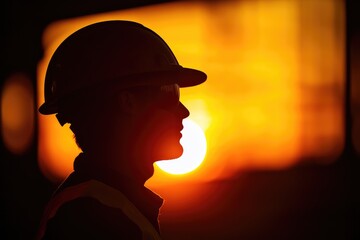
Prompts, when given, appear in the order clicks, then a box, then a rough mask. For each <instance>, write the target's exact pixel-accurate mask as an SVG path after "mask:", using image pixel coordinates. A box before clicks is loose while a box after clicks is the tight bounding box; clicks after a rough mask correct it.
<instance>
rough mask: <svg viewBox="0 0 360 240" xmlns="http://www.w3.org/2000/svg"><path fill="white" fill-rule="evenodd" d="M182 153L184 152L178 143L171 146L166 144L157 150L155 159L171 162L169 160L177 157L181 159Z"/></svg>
mask: <svg viewBox="0 0 360 240" xmlns="http://www.w3.org/2000/svg"><path fill="white" fill-rule="evenodd" d="M183 152H184V149H183V147H182V146H181V144H180V143H177V144H171V145H170V144H166V146H164V147H162V148H161V150H159V152H158V153H159V154H158V157H157V159H158V160H171V159H175V158H179V157H181V155H182V154H183Z"/></svg>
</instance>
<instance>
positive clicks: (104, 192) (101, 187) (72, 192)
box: [36, 180, 161, 240]
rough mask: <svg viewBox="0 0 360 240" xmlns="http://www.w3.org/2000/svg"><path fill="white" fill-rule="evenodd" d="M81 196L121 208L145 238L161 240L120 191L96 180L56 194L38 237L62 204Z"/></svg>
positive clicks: (47, 209) (145, 239)
mask: <svg viewBox="0 0 360 240" xmlns="http://www.w3.org/2000/svg"><path fill="white" fill-rule="evenodd" d="M80 197H91V198H94V199H97V200H98V201H100V202H101V203H102V204H104V205H106V206H108V207H113V208H118V209H120V210H121V211H122V212H123V213H124V214H125V215H126V216H128V217H129V219H130V220H131V221H133V222H134V223H135V224H136V225H138V227H139V228H140V229H141V231H142V233H143V240H161V238H160V236H159V234H158V232H157V231H156V230H155V229H154V227H153V226H152V224H151V223H150V222H149V221H148V220H147V219H146V218H145V217H144V215H142V214H141V212H140V211H139V210H138V209H137V208H136V207H135V206H134V204H132V203H131V202H130V201H129V200H128V199H127V198H126V197H125V196H124V195H123V194H122V193H121V192H120V191H118V190H116V189H115V188H113V187H110V186H109V185H106V184H104V183H102V182H99V181H96V180H90V181H87V182H83V183H80V184H78V185H75V186H71V187H68V188H66V189H65V190H63V191H62V192H60V193H58V194H57V195H55V197H54V198H52V199H51V200H50V202H49V204H48V205H47V207H46V209H45V212H44V216H43V218H42V220H41V223H40V228H39V232H38V235H37V237H36V239H38V240H40V239H41V238H42V237H43V236H44V234H45V230H46V224H47V222H48V220H49V219H51V218H52V217H54V216H55V214H56V212H57V210H58V209H59V208H60V207H61V205H63V204H64V203H66V202H69V201H71V200H74V199H76V198H80Z"/></svg>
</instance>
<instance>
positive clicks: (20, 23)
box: [0, 0, 360, 239]
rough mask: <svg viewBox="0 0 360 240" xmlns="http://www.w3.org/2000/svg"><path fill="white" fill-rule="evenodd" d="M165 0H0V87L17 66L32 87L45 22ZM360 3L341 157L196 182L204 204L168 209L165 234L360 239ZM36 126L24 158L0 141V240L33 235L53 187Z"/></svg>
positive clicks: (349, 7) (351, 21)
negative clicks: (358, 89)
mask: <svg viewBox="0 0 360 240" xmlns="http://www.w3.org/2000/svg"><path fill="white" fill-rule="evenodd" d="M163 2H170V1H154V0H148V1H146V0H142V1H140V0H123V1H119V0H118V1H116V0H101V1H100V0H99V1H95V0H76V1H74V0H72V1H70V0H65V1H64V0H63V1H60V0H55V1H45V0H38V1H26V0H14V1H3V2H2V7H1V18H2V21H1V38H0V39H1V42H0V44H1V45H0V47H1V55H0V56H1V72H0V74H1V75H0V81H1V83H0V85H1V87H3V84H4V81H5V79H7V78H8V77H9V76H10V75H12V74H14V73H18V72H20V73H25V74H26V75H28V76H29V77H30V78H31V79H32V83H33V87H34V89H35V90H36V68H37V64H38V62H39V60H40V59H41V58H42V54H43V50H42V46H41V37H42V33H43V30H44V29H45V27H46V26H47V25H48V24H49V23H51V22H53V21H56V20H59V19H65V18H72V17H76V16H82V15H88V14H94V13H100V12H106V11H112V10H120V9H126V8H132V7H137V6H144V5H151V4H156V3H163ZM358 9H359V8H358V4H356V1H346V18H347V41H346V42H347V46H346V49H347V52H346V53H347V58H346V59H347V91H348V95H347V100H346V103H347V106H346V109H347V111H346V119H347V121H346V126H344V131H345V133H346V141H345V147H344V150H343V153H342V154H341V156H339V159H338V160H337V161H335V162H334V163H333V164H331V165H327V166H319V165H316V164H312V163H311V162H312V161H303V162H306V163H307V164H303V165H298V166H295V167H293V168H291V169H288V170H281V171H248V172H242V173H241V174H240V173H239V174H238V175H237V176H235V177H234V178H233V179H228V180H226V181H215V182H212V183H207V184H201V183H199V185H201V186H199V187H200V188H201V189H202V191H203V194H202V195H201V197H198V199H194V201H195V202H196V203H197V205H198V206H203V207H198V208H196V209H194V210H193V211H184V212H183V213H182V215H181V219H179V218H173V216H172V213H168V214H167V215H165V216H164V220H163V229H164V238H165V239H360V233H359V231H360V222H359V217H360V216H359V204H360V201H359V191H360V190H359V189H360V188H359V173H358V171H359V162H360V160H359V157H358V156H357V155H356V154H355V151H354V148H353V145H352V141H351V133H352V132H353V131H352V125H351V123H352V122H351V119H352V115H351V111H350V110H351V108H350V106H351V107H352V108H353V112H354V109H357V108H358V106H357V105H356V104H355V103H352V101H351V98H350V95H349V92H350V90H351V85H352V86H354V85H357V84H354V83H356V82H355V81H357V80H358V79H355V77H352V76H356V75H357V76H359V75H358V72H359V71H360V64H358V62H360V61H359V59H360V48H359V44H358V43H357V42H358V39H359V37H358V36H359V25H358V22H359V13H358ZM154 14H156V13H154ZM350 73H351V74H350ZM354 73H356V74H354ZM36 94H37V93H36V92H35V96H36ZM34 101H35V99H34ZM35 106H36V105H35ZM355 112H357V111H355ZM36 132H37V129H36V127H35V137H34V141H33V143H32V146H31V147H30V148H29V149H30V150H28V151H27V152H26V153H25V154H22V155H21V156H18V155H13V154H12V153H10V152H9V151H8V150H7V149H6V148H5V146H4V143H3V142H2V140H1V143H0V150H1V160H0V164H1V218H2V219H1V220H2V221H1V222H2V224H1V225H0V226H1V229H0V230H1V231H0V238H1V239H32V238H33V236H34V234H35V232H36V229H37V226H38V223H39V219H40V216H41V213H42V209H43V207H44V204H45V203H46V202H47V200H48V199H49V197H50V195H51V193H52V191H53V190H54V188H55V185H54V184H52V183H50V182H49V181H48V180H46V179H45V178H44V177H43V176H42V174H41V173H40V171H39V169H38V166H37V160H36V159H37V146H36V144H37V136H36ZM179 187H181V186H179ZM174 216H175V215H174Z"/></svg>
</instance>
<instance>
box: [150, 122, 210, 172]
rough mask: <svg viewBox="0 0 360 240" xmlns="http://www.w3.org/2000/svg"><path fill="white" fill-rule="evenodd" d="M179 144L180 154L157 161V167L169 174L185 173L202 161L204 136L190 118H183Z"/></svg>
mask: <svg viewBox="0 0 360 240" xmlns="http://www.w3.org/2000/svg"><path fill="white" fill-rule="evenodd" d="M183 126H184V129H183V130H182V132H181V133H182V135H183V136H182V138H181V140H180V143H181V145H182V146H183V148H184V152H183V154H182V156H181V157H180V158H178V159H174V160H165V161H159V162H157V163H156V164H157V165H158V166H159V168H160V169H161V170H163V171H165V172H167V173H170V174H185V173H189V172H191V171H194V170H195V169H196V168H197V167H199V166H200V164H201V163H202V162H203V160H204V158H205V154H206V137H205V134H204V132H203V130H202V129H201V128H200V126H199V125H197V124H196V123H195V122H194V121H192V120H190V119H184V120H183Z"/></svg>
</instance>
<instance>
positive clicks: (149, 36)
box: [39, 20, 206, 114]
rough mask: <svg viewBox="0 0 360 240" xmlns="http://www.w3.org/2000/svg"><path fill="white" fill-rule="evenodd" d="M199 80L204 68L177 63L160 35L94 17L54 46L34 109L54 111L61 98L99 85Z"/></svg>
mask: <svg viewBox="0 0 360 240" xmlns="http://www.w3.org/2000/svg"><path fill="white" fill-rule="evenodd" d="M205 80H206V74H205V73H204V72H202V71H199V70H195V69H190V68H184V67H182V66H180V65H179V63H178V61H177V60H176V57H175V56H174V54H173V53H172V51H171V49H170V48H169V46H168V45H167V44H166V43H165V41H164V40H163V39H162V38H161V37H160V36H159V35H157V34H156V33H155V32H153V31H152V30H150V29H148V28H146V27H144V26H143V25H141V24H139V23H135V22H130V21H120V20H116V21H105V22H99V23H95V24H92V25H89V26H86V27H84V28H82V29H80V30H78V31H76V32H75V33H73V34H72V35H70V36H69V37H68V38H66V39H65V40H64V41H63V42H62V43H61V44H60V46H59V47H58V48H57V50H56V51H55V53H54V54H53V56H52V58H51V60H50V63H49V65H48V68H47V71H46V77H45V102H44V103H43V104H42V105H41V106H40V108H39V111H40V113H42V114H54V113H58V111H59V102H60V101H61V100H62V99H66V98H69V97H71V96H72V95H76V94H77V93H78V92H81V91H84V90H89V89H96V90H99V87H104V86H110V87H113V86H114V85H117V86H118V87H120V88H124V89H126V88H131V87H136V86H146V85H169V84H178V85H179V87H189V86H194V85H197V84H200V83H202V82H204V81H205Z"/></svg>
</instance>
